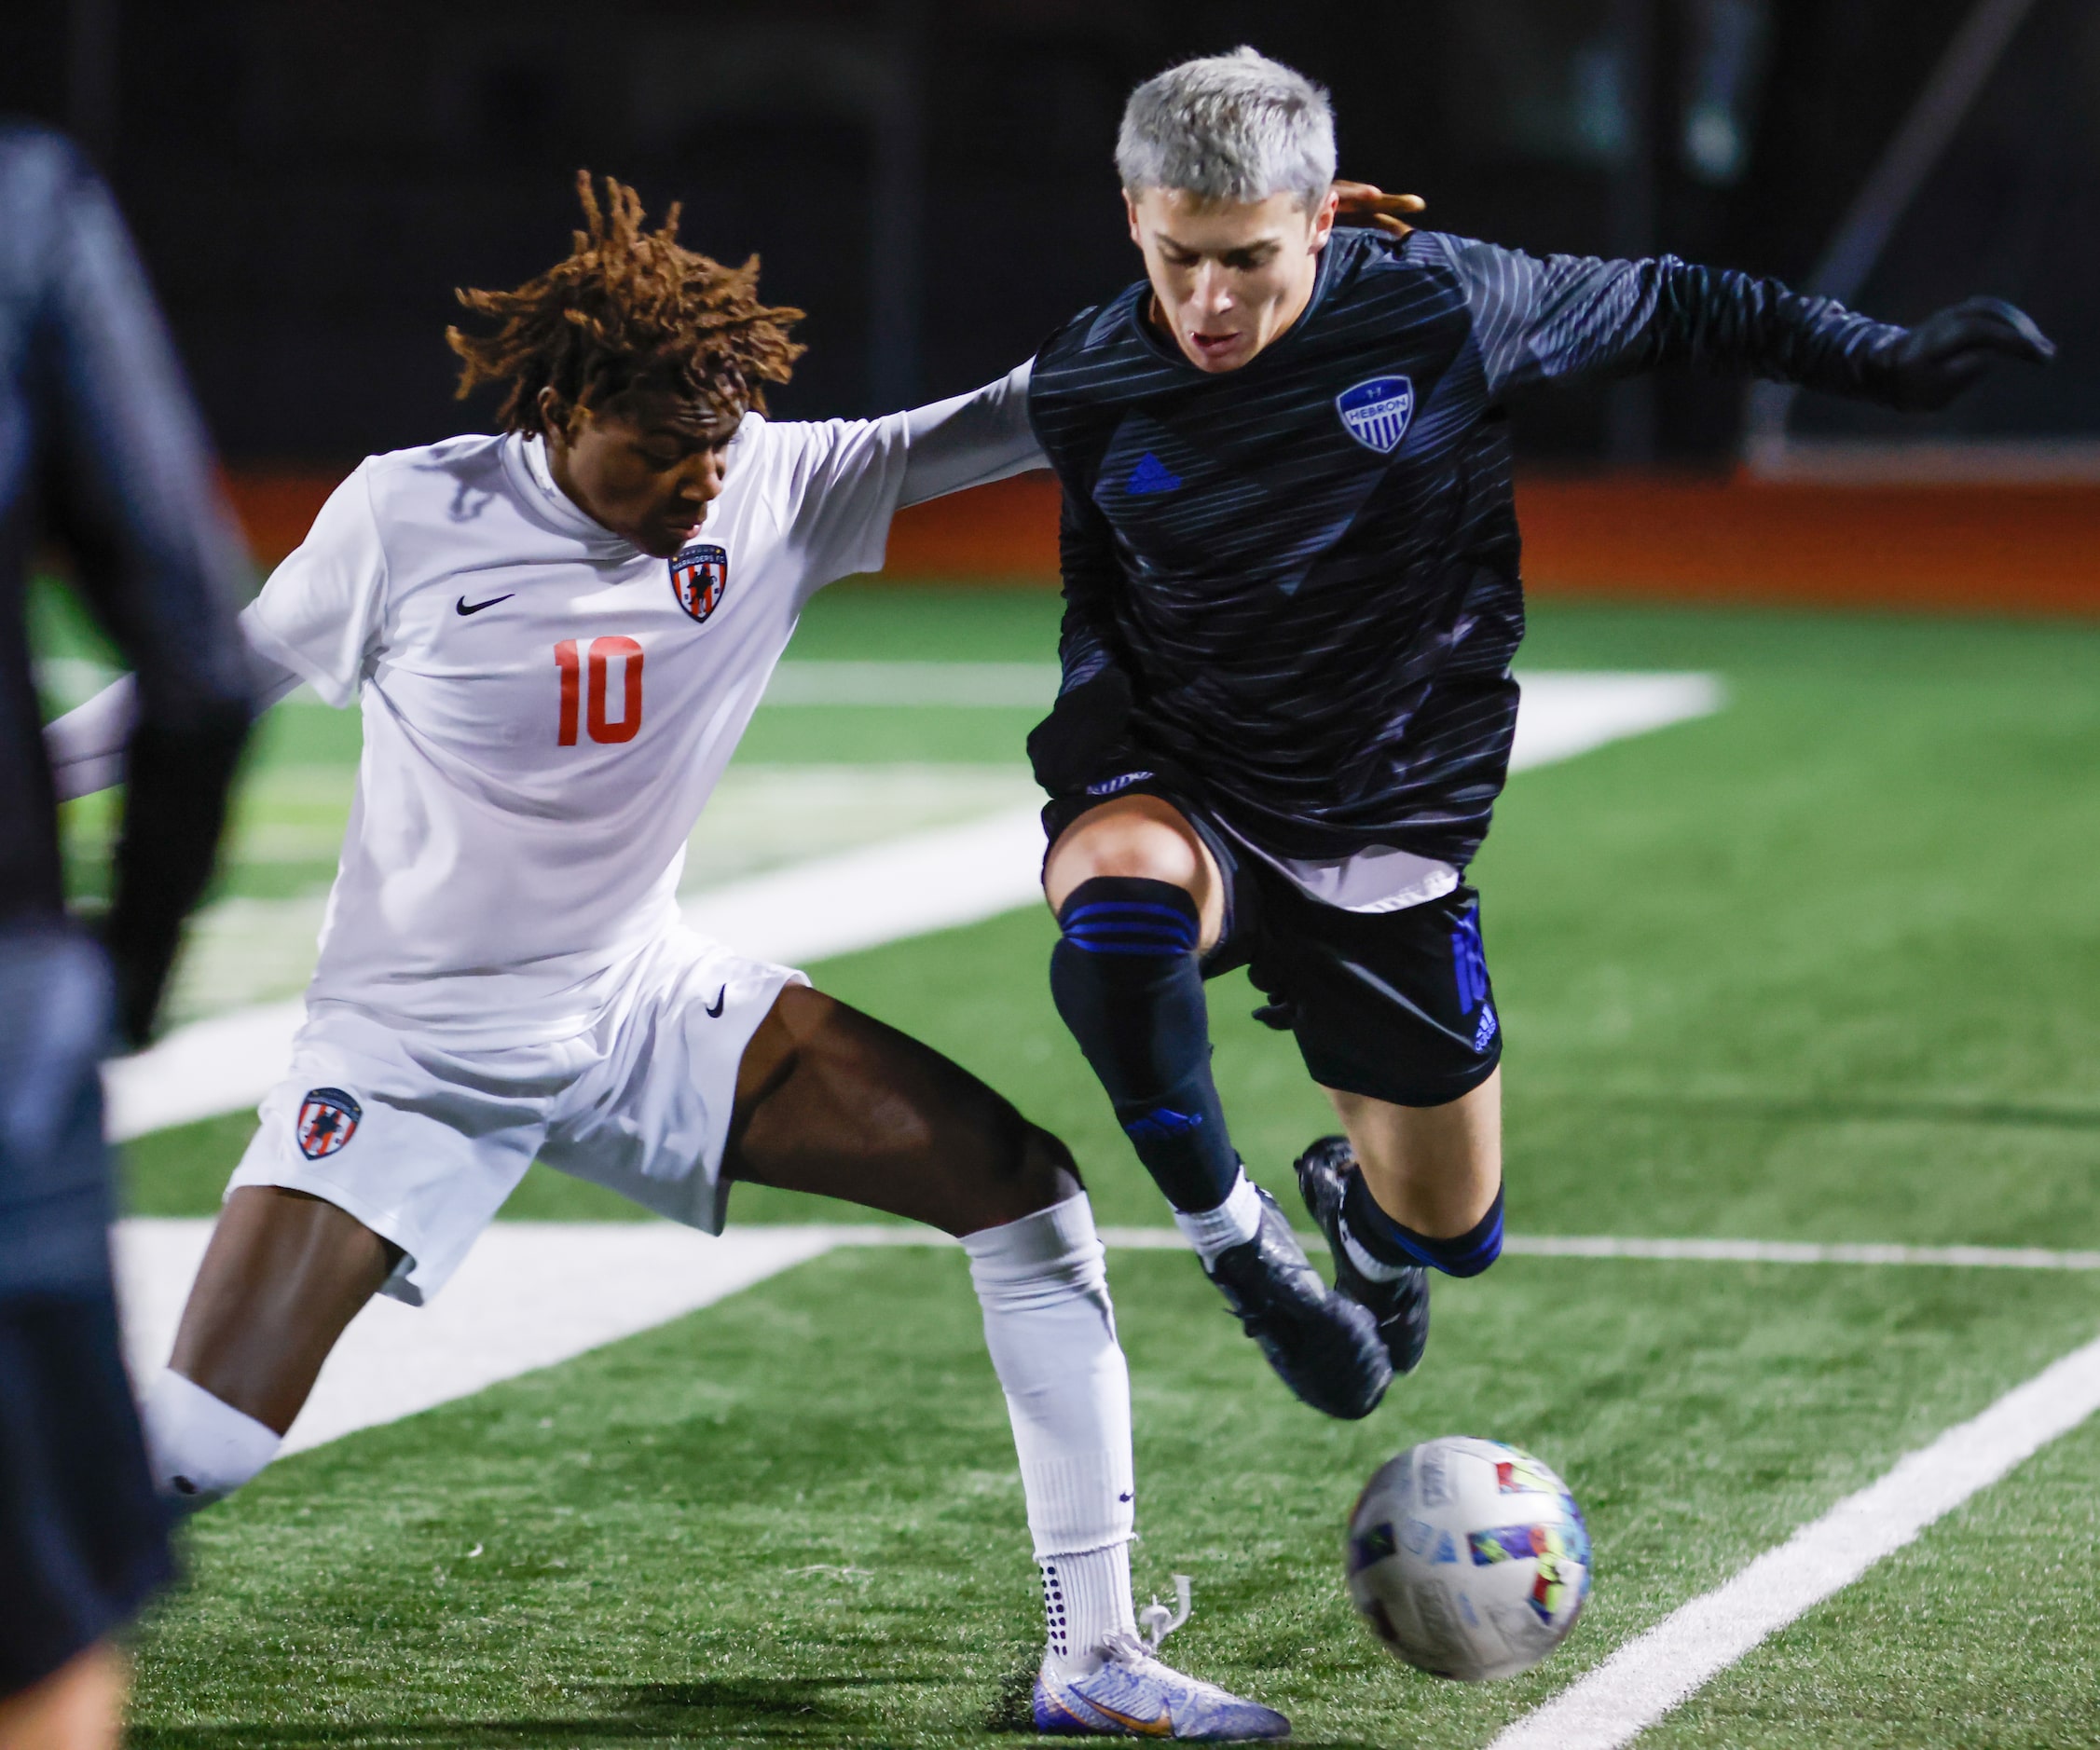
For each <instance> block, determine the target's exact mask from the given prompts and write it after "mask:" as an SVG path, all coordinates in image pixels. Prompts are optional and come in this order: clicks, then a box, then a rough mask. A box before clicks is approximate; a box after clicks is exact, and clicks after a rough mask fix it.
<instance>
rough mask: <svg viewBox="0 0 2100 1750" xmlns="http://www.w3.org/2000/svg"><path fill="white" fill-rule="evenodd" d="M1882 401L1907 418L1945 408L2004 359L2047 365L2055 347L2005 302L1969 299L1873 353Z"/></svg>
mask: <svg viewBox="0 0 2100 1750" xmlns="http://www.w3.org/2000/svg"><path fill="white" fill-rule="evenodd" d="M1874 350H1875V356H1874V361H1873V365H1874V373H1875V375H1876V376H1879V377H1880V379H1881V382H1880V388H1881V390H1882V397H1883V399H1884V400H1886V401H1887V403H1888V404H1889V405H1890V406H1892V407H1898V408H1901V409H1902V410H1903V411H1904V412H1906V413H1931V412H1936V411H1937V410H1938V409H1940V408H1942V407H1944V406H1945V405H1946V404H1947V403H1949V402H1951V401H1952V400H1954V398H1955V397H1956V395H1958V394H1960V393H1961V391H1962V390H1965V389H1967V388H1968V387H1969V386H1970V384H1971V383H1973V382H1974V381H1975V380H1976V379H1977V378H1978V377H1980V376H1983V373H1984V372H1985V371H1987V370H1989V369H1990V368H1991V367H1992V366H1993V365H1994V364H1996V363H1997V362H1998V361H1999V360H2001V359H2018V360H2020V361H2022V362H2025V363H2028V364H2047V363H2048V362H2049V361H2050V360H2052V359H2053V358H2054V357H2055V356H2056V343H2055V342H2054V341H2052V340H2051V339H2050V338H2049V336H2048V335H2045V334H2043V333H2042V332H2041V330H2040V329H2039V328H2038V327H2036V326H2035V322H2034V319H2033V318H2032V317H2031V316H2029V315H2028V314H2027V313H2026V312H2025V310H2021V309H2016V308H2013V307H2012V306H2011V305H2010V304H2008V303H2007V302H2006V301H2005V300H2004V299H2003V298H1990V297H1974V298H1965V299H1963V300H1962V302H1960V303H1959V304H1956V305H1955V306H1954V307H1953V308H1950V309H1943V310H1941V311H1940V312H1939V313H1938V314H1937V315H1933V316H1928V317H1927V318H1926V319H1925V320H1924V321H1922V322H1920V323H1918V324H1917V326H1916V327H1915V328H1906V329H1904V330H1903V331H1902V333H1901V335H1899V336H1897V337H1896V338H1895V339H1894V340H1891V341H1888V342H1886V343H1884V344H1883V345H1882V346H1880V347H1877V348H1876V349H1874Z"/></svg>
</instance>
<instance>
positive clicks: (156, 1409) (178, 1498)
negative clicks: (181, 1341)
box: [140, 1367, 284, 1511]
mask: <svg viewBox="0 0 2100 1750" xmlns="http://www.w3.org/2000/svg"><path fill="white" fill-rule="evenodd" d="M140 1410H141V1419H142V1420H143V1421H144V1424H145V1443H146V1452H147V1454H148V1455H149V1456H150V1460H151V1463H152V1467H153V1481H154V1483H155V1484H156V1485H157V1486H158V1488H159V1490H160V1492H161V1493H162V1494H163V1495H166V1496H168V1497H171V1498H172V1499H173V1501H174V1502H175V1504H176V1505H177V1506H179V1507H181V1508H182V1509H184V1510H185V1511H193V1510H195V1509H197V1508H199V1507H209V1506H210V1505H211V1504H212V1503H213V1501H217V1500H224V1499H225V1498H226V1497H227V1496H228V1495H231V1494H232V1493H233V1492H234V1490H236V1489H237V1488H239V1487H240V1485H241V1484H242V1483H245V1482H247V1481H248V1480H249V1478H251V1477H253V1476H254V1474H255V1473H256V1471H258V1470H261V1469H262V1468H263V1467H264V1466H265V1465H267V1464H268V1463H269V1461H270V1460H271V1459H272V1458H274V1457H276V1456H277V1449H278V1448H279V1447H280V1446H281V1445H282V1444H283V1443H284V1437H283V1436H282V1435H281V1434H279V1433H276V1432H274V1431H273V1430H272V1429H268V1428H265V1427H264V1426H263V1424H262V1423H260V1422H258V1421H256V1420H255V1418H254V1416H252V1415H242V1414H241V1412H240V1411H239V1410H237V1409H235V1408H234V1407H233V1405H231V1404H230V1403H225V1402H222V1401H220V1400H219V1399H217V1398H214V1397H213V1395H212V1394H211V1393H210V1392H208V1391H206V1390H205V1389H204V1388H203V1387H202V1386H199V1385H198V1384H197V1383H196V1381H194V1380H191V1379H185V1377H184V1376H183V1375H182V1374H178V1373H176V1372H175V1370H174V1369H173V1368H172V1367H164V1368H162V1369H161V1370H160V1376H159V1377H158V1379H156V1380H155V1381H154V1382H153V1384H152V1385H151V1386H150V1387H149V1388H147V1390H146V1394H145V1401H144V1403H143V1404H142V1405H141V1406H140Z"/></svg>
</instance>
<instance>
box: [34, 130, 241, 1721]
mask: <svg viewBox="0 0 2100 1750" xmlns="http://www.w3.org/2000/svg"><path fill="white" fill-rule="evenodd" d="M45 540H51V541H54V542H56V543H57V544H58V545H60V546H61V547H62V549H63V550H64V551H65V553H66V554H68V555H69V557H70V559H71V561H72V568H73V575H74V579H75V583H76V584H77V586H78V588H79V591H80V594H81V595H82V596H83V597H84V599H85V600H86V602H87V604H88V606H89V608H90V609H91V610H92V611H93V612H94V614H95V616H96V618H97V619H98V620H99V621H100V622H101V623H102V625H103V628H104V630H106V631H107V633H108V634H109V636H110V637H111V638H112V639H113V640H114V641H115V643H116V644H117V649H119V650H121V651H122V652H123V654H124V657H125V659H126V661H127V662H129V663H130V665H131V667H132V669H133V670H134V671H135V672H136V674H137V676H138V685H137V696H138V711H137V724H136V728H135V729H134V730H133V731H132V733H131V735H130V745H129V754H128V775H129V779H130V786H129V789H128V792H127V796H126V801H125V808H124V825H123V834H122V837H121V839H120V840H119V841H118V843H117V852H116V868H115V871H114V872H115V882H114V887H115V894H114V899H113V902H112V904H111V906H110V909H109V913H108V917H107V920H106V923H105V926H104V928H103V932H102V936H103V940H102V943H101V945H100V946H98V945H97V944H96V943H95V942H94V941H93V940H91V939H90V938H89V937H88V936H87V935H85V934H84V933H83V932H82V931H81V930H80V929H78V928H77V927H76V926H75V925H74V924H73V923H70V922H69V921H68V919H67V916H66V910H65V903H64V897H63V893H62V883H61V880H60V857H59V838H58V823H57V814H56V810H55V807H54V802H53V792H52V779H51V772H50V770H49V768H48V765H47V763H46V759H45V753H44V744H43V740H42V735H41V730H40V726H39V721H38V718H39V712H38V708H37V698H36V690H35V682H34V676H33V673H32V668H31V661H30V649H29V640H28V630H27V626H26V623H25V619H26V616H25V595H26V587H27V580H28V573H29V568H30V565H31V563H32V559H33V556H34V553H35V552H36V550H37V548H38V547H39V545H40V544H41V543H42V542H43V541H45ZM243 569H244V563H243V560H242V557H241V554H240V547H239V544H238V542H237V540H235V538H234V536H233V534H232V532H231V526H230V525H229V524H228V523H227V521H226V518H225V517H224V515H223V514H222V513H221V509H220V505H219V499H218V497H217V493H216V491H215V488H214V486H213V479H212V463H211V458H210V455H209V452H208V450H207V448H206V444H205V440H204V434H203V431H202V429H201V427H200V425H199V421H198V418H197V415H196V413H195V410H194V409H193V407H192V406H191V403H190V400H189V397H188V394H187V393H186V391H185V389H184V387H183V384H182V381H181V376H180V374H179V372H178V369H177V366H176V363H175V359H174V355H173V352H172V349H171V348H170V346H169V344H168V340H167V337H166V335H165V334H164V333H163V332H162V329H161V325H160V321H159V318H158V315H157V314H156V312H155V308H154V305H153V300H152V296H151V294H150V293H149V292H148V291H147V289H146V285H145V281H144V277H143V276H142V274H141V273H140V270H139V267H138V264H137V262H136V260H135V259H134V257H133V254H132V251H131V246H130V239H128V237H127V236H126V234H125V230H124V226H123V222H122V221H121V219H120V218H119V217H118V216H117V210H116V207H115V206H114V204H113V203H112V202H111V200H110V198H109V195H108V192H107V191H106V190H105V189H104V188H103V185H102V184H101V183H100V182H99V181H98V180H97V179H96V178H95V176H94V175H93V174H92V172H90V171H89V169H88V168H87V166H86V165H85V163H84V162H83V161H82V159H81V158H80V157H79V155H78V154H77V153H76V152H75V150H74V149H73V148H72V147H71V146H70V145H69V144H67V143H66V142H65V141H64V140H63V139H62V138H60V137H59V136H57V135H55V134H52V133H49V132H48V131H45V130H41V129H37V128H33V127H29V126H21V125H7V124H4V123H0V1744H6V1745H7V1746H8V1747H9V1750H32V1747H34V1750H44V1747H46V1746H48V1747H50V1750H59V1747H60V1746H64V1747H65V1750H75V1747H76V1746H77V1747H81V1750H85V1747H86V1746H89V1745H111V1744H114V1743H116V1742H117V1725H118V1715H119V1711H120V1706H121V1702H122V1698H123V1689H124V1673H123V1665H122V1661H121V1658H120V1656H119V1655H118V1654H117V1651H116V1650H115V1648H114V1647H113V1646H112V1643H111V1640H110V1636H111V1635H112V1634H113V1633H114V1632H115V1631H116V1630H117V1629H118V1628H119V1627H120V1626H121V1625H122V1624H123V1623H125V1622H126V1621H127V1620H130V1617H131V1616H132V1615H133V1614H134V1613H135V1612H136V1611H137V1610H138V1608H139V1606H140V1605H141V1604H142V1602H143V1601H144V1599H145V1597H146V1596H147V1594H148V1593H150V1592H151V1591H152V1590H153V1588H154V1587H156V1586H158V1584H160V1583H161V1582H162V1581H163V1580H165V1579H167V1578H168V1576H169V1574H170V1571H171V1566H170V1560H169V1551H168V1543H167V1534H166V1527H165V1524H164V1519H163V1514H162V1510H161V1508H160V1507H159V1505H158V1502H157V1501H156V1499H155V1496H154V1490H153V1487H152V1483H151V1482H150V1480H149V1477H148V1474H147V1470H146V1462H145V1454H144V1447H143V1444H142V1442H141V1439H140V1432H139V1424H138V1419H137V1416H136V1414H135V1412H134V1410H133V1408H132V1403H131V1396H130V1386H129V1383H128V1382H127V1380H126V1378H125V1374H124V1366H123V1361H122V1359H121V1357H120V1355H119V1352H118V1344H117V1309H116V1304H115V1300H114V1298H113V1294H112V1281H111V1270H110V1253H109V1223H110V1219H111V1215H112V1198H111V1189H110V1175H109V1165H108V1156H107V1152H106V1150H105V1148H104V1146H103V1128H102V1088H101V1084H100V1081H99V1077H98V1068H97V1066H98V1062H99V1060H100V1059H101V1058H102V1056H103V1053H104V1052H105V1051H106V1050H107V1049H109V1048H110V1046H111V1043H112V1038H113V1035H114V1036H115V1037H116V1038H117V1039H118V1040H120V1041H121V1042H122V1043H123V1044H125V1045H129V1046H138V1045H141V1044H143V1043H144V1040H145V1038H146V1036H147V1034H148V1033H149V1032H150V1031H151V1029H152V1025H153V1018H154V1014H155V1011H156V1010H157V1008H158V1005H159V1000H160V993H161V991H162V988H163V986H164V985H165V983H166V981H167V977H168V971H169V967H170V965H171V964H172V962H173V959H174V955H175V949H176V946H177V942H178V939H179V937H180V935H181V930H182V923H183V919H184V917H185V915H186V914H187V912H188V910H189V909H190V907H191V906H192V905H193V904H194V903H195V902H196V900H197V897H198V896H199V893H200V892H201V891H202V889H203V886H204V883H205V881H206V879H207V878H208V876H209V875H210V873H211V868H212V860H213V852H214V850H215V848H216V846H217V843H218V837H219V828H220V826H221V824H222V822H223V820H224V818H225V813H226V787H227V785H228V783H229V782H230V780H231V777H232V774H233V770H234V765H235V762H236V760H237V759H238V758H239V755H240V746H241V743H242V741H243V740H244V738H245V736H246V733H247V728H248V722H249V717H250V701H249V690H248V679H247V666H246V659H245V655H244V652H243V649H242V647H241V645H240V637H239V634H238V631H237V629H236V623H235V620H234V612H235V608H236V606H237V601H238V596H237V591H238V586H239V584H240V579H241V575H242V571H243Z"/></svg>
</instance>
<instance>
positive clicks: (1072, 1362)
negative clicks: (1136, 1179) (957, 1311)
mask: <svg viewBox="0 0 2100 1750" xmlns="http://www.w3.org/2000/svg"><path fill="white" fill-rule="evenodd" d="M963 1248H964V1250H965V1251H968V1253H969V1274H970V1280H971V1281H972V1282H973V1283H974V1284H975V1285H976V1287H977V1298H978V1301H979V1304H980V1305H981V1306H982V1307H983V1308H984V1344H985V1347H987V1348H988V1349H990V1350H991V1352H992V1365H993V1366H994V1368H995V1369H996V1370H997V1372H998V1375H999V1384H1000V1386H1001V1387H1003V1388H1005V1391H1006V1394H1007V1415H1008V1416H1009V1419H1010V1420H1011V1422H1012V1424H1013V1443H1014V1448H1015V1450H1016V1452H1017V1453H1018V1454H1019V1455H1020V1458H1021V1486H1022V1490H1023V1494H1024V1495H1025V1496H1026V1497H1027V1501H1028V1529H1029V1532H1030V1533H1031V1535H1032V1536H1033V1538H1034V1539H1035V1545H1036V1561H1038V1562H1039V1563H1041V1564H1042V1565H1043V1568H1044V1603H1045V1608H1046V1612H1047V1613H1048V1615H1049V1620H1050V1654H1051V1657H1052V1659H1054V1660H1057V1661H1060V1662H1061V1664H1062V1665H1063V1666H1064V1668H1065V1669H1066V1670H1070V1671H1091V1670H1092V1669H1093V1668H1094V1667H1095V1666H1096V1665H1098V1664H1099V1663H1100V1652H1099V1648H1100V1645H1101V1642H1102V1640H1103V1639H1104V1638H1105V1636H1106V1635H1107V1634H1110V1633H1111V1632H1113V1631H1115V1630H1117V1629H1121V1630H1123V1631H1125V1632H1126V1633H1129V1634H1135V1633H1136V1631H1137V1620H1136V1617H1135V1615H1134V1614H1133V1613H1132V1607H1131V1588H1130V1551H1129V1544H1130V1539H1131V1533H1132V1525H1133V1524H1134V1521H1135V1515H1136V1507H1135V1500H1136V1483H1135V1481H1134V1470H1135V1467H1134V1462H1133V1460H1132V1455H1131V1380H1130V1370H1129V1368H1128V1367H1127V1366H1126V1365H1125V1364H1124V1361H1123V1351H1122V1349H1121V1347H1119V1345H1118V1344H1117V1341H1116V1314H1115V1309H1114V1308H1113V1307H1112V1306H1110V1304H1109V1300H1108V1272H1107V1267H1106V1263H1105V1253H1104V1251H1103V1249H1102V1244H1101V1241H1100V1239H1099V1238H1097V1237H1095V1234H1094V1231H1093V1210H1092V1208H1091V1206H1090V1205H1089V1204H1088V1202H1087V1199H1086V1195H1085V1193H1083V1192H1082V1193H1080V1194H1079V1195H1078V1196H1074V1197H1068V1198H1067V1199H1066V1200H1065V1201H1064V1202H1063V1203H1059V1204H1056V1205H1054V1206H1052V1207H1051V1208H1050V1209H1047V1210H1037V1211H1036V1213H1035V1214H1034V1215H1025V1216H1023V1217H1022V1219H1021V1220H1020V1221H1018V1222H1008V1223H1006V1224H1003V1225H1002V1226H998V1227H987V1228H984V1229H982V1230H981V1231H980V1232H978V1233H974V1234H966V1235H964V1237H963ZM1053 1569H1054V1575H1053ZM1053 1579H1054V1584H1053ZM1053 1593H1055V1594H1056V1595H1057V1603H1056V1604H1055V1605H1053V1604H1052V1594H1053ZM1060 1610H1061V1611H1062V1615H1061V1614H1060ZM1061 1640H1062V1641H1063V1643H1064V1644H1063V1646H1062V1647H1060V1645H1059V1643H1060V1641H1061Z"/></svg>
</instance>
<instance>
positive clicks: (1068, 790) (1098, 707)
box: [1028, 663, 1131, 796]
mask: <svg viewBox="0 0 2100 1750" xmlns="http://www.w3.org/2000/svg"><path fill="white" fill-rule="evenodd" d="M1130 718H1131V678H1130V677H1129V676H1128V675H1126V674H1124V673H1123V671H1122V670H1121V669H1119V668H1118V667H1117V666H1116V665H1115V664H1114V663H1110V664H1109V665H1108V666H1107V667H1105V668H1104V669H1102V670H1101V672H1100V673H1099V674H1096V675H1092V676H1090V677H1088V678H1087V679H1085V680H1082V681H1081V682H1080V683H1079V684H1078V685H1077V687H1071V688H1067V689H1066V690H1064V692H1061V693H1059V694H1058V695H1057V703H1056V704H1053V705H1051V706H1050V716H1048V717H1046V718H1044V719H1043V720H1042V721H1041V722H1040V723H1038V724H1036V727H1035V728H1034V729H1032V730H1030V731H1028V763H1029V764H1030V765H1031V766H1033V767H1034V768H1035V772H1036V783H1037V784H1039V785H1041V786H1043V788H1044V789H1046V790H1048V791H1049V792H1050V794H1051V795H1052V796H1069V795H1072V794H1073V793H1074V792H1076V791H1079V790H1083V789H1085V788H1086V787H1087V786H1088V785H1089V784H1091V783H1092V782H1093V781H1094V779H1096V778H1097V777H1099V776H1100V775H1101V768H1102V764H1103V762H1104V761H1105V759H1107V757H1108V755H1109V753H1110V752H1111V751H1112V750H1113V749H1114V747H1115V746H1116V744H1117V743H1118V742H1119V741H1120V740H1121V739H1122V736H1123V731H1124V729H1125V728H1126V727H1127V726H1128V725H1129V723H1130Z"/></svg>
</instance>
